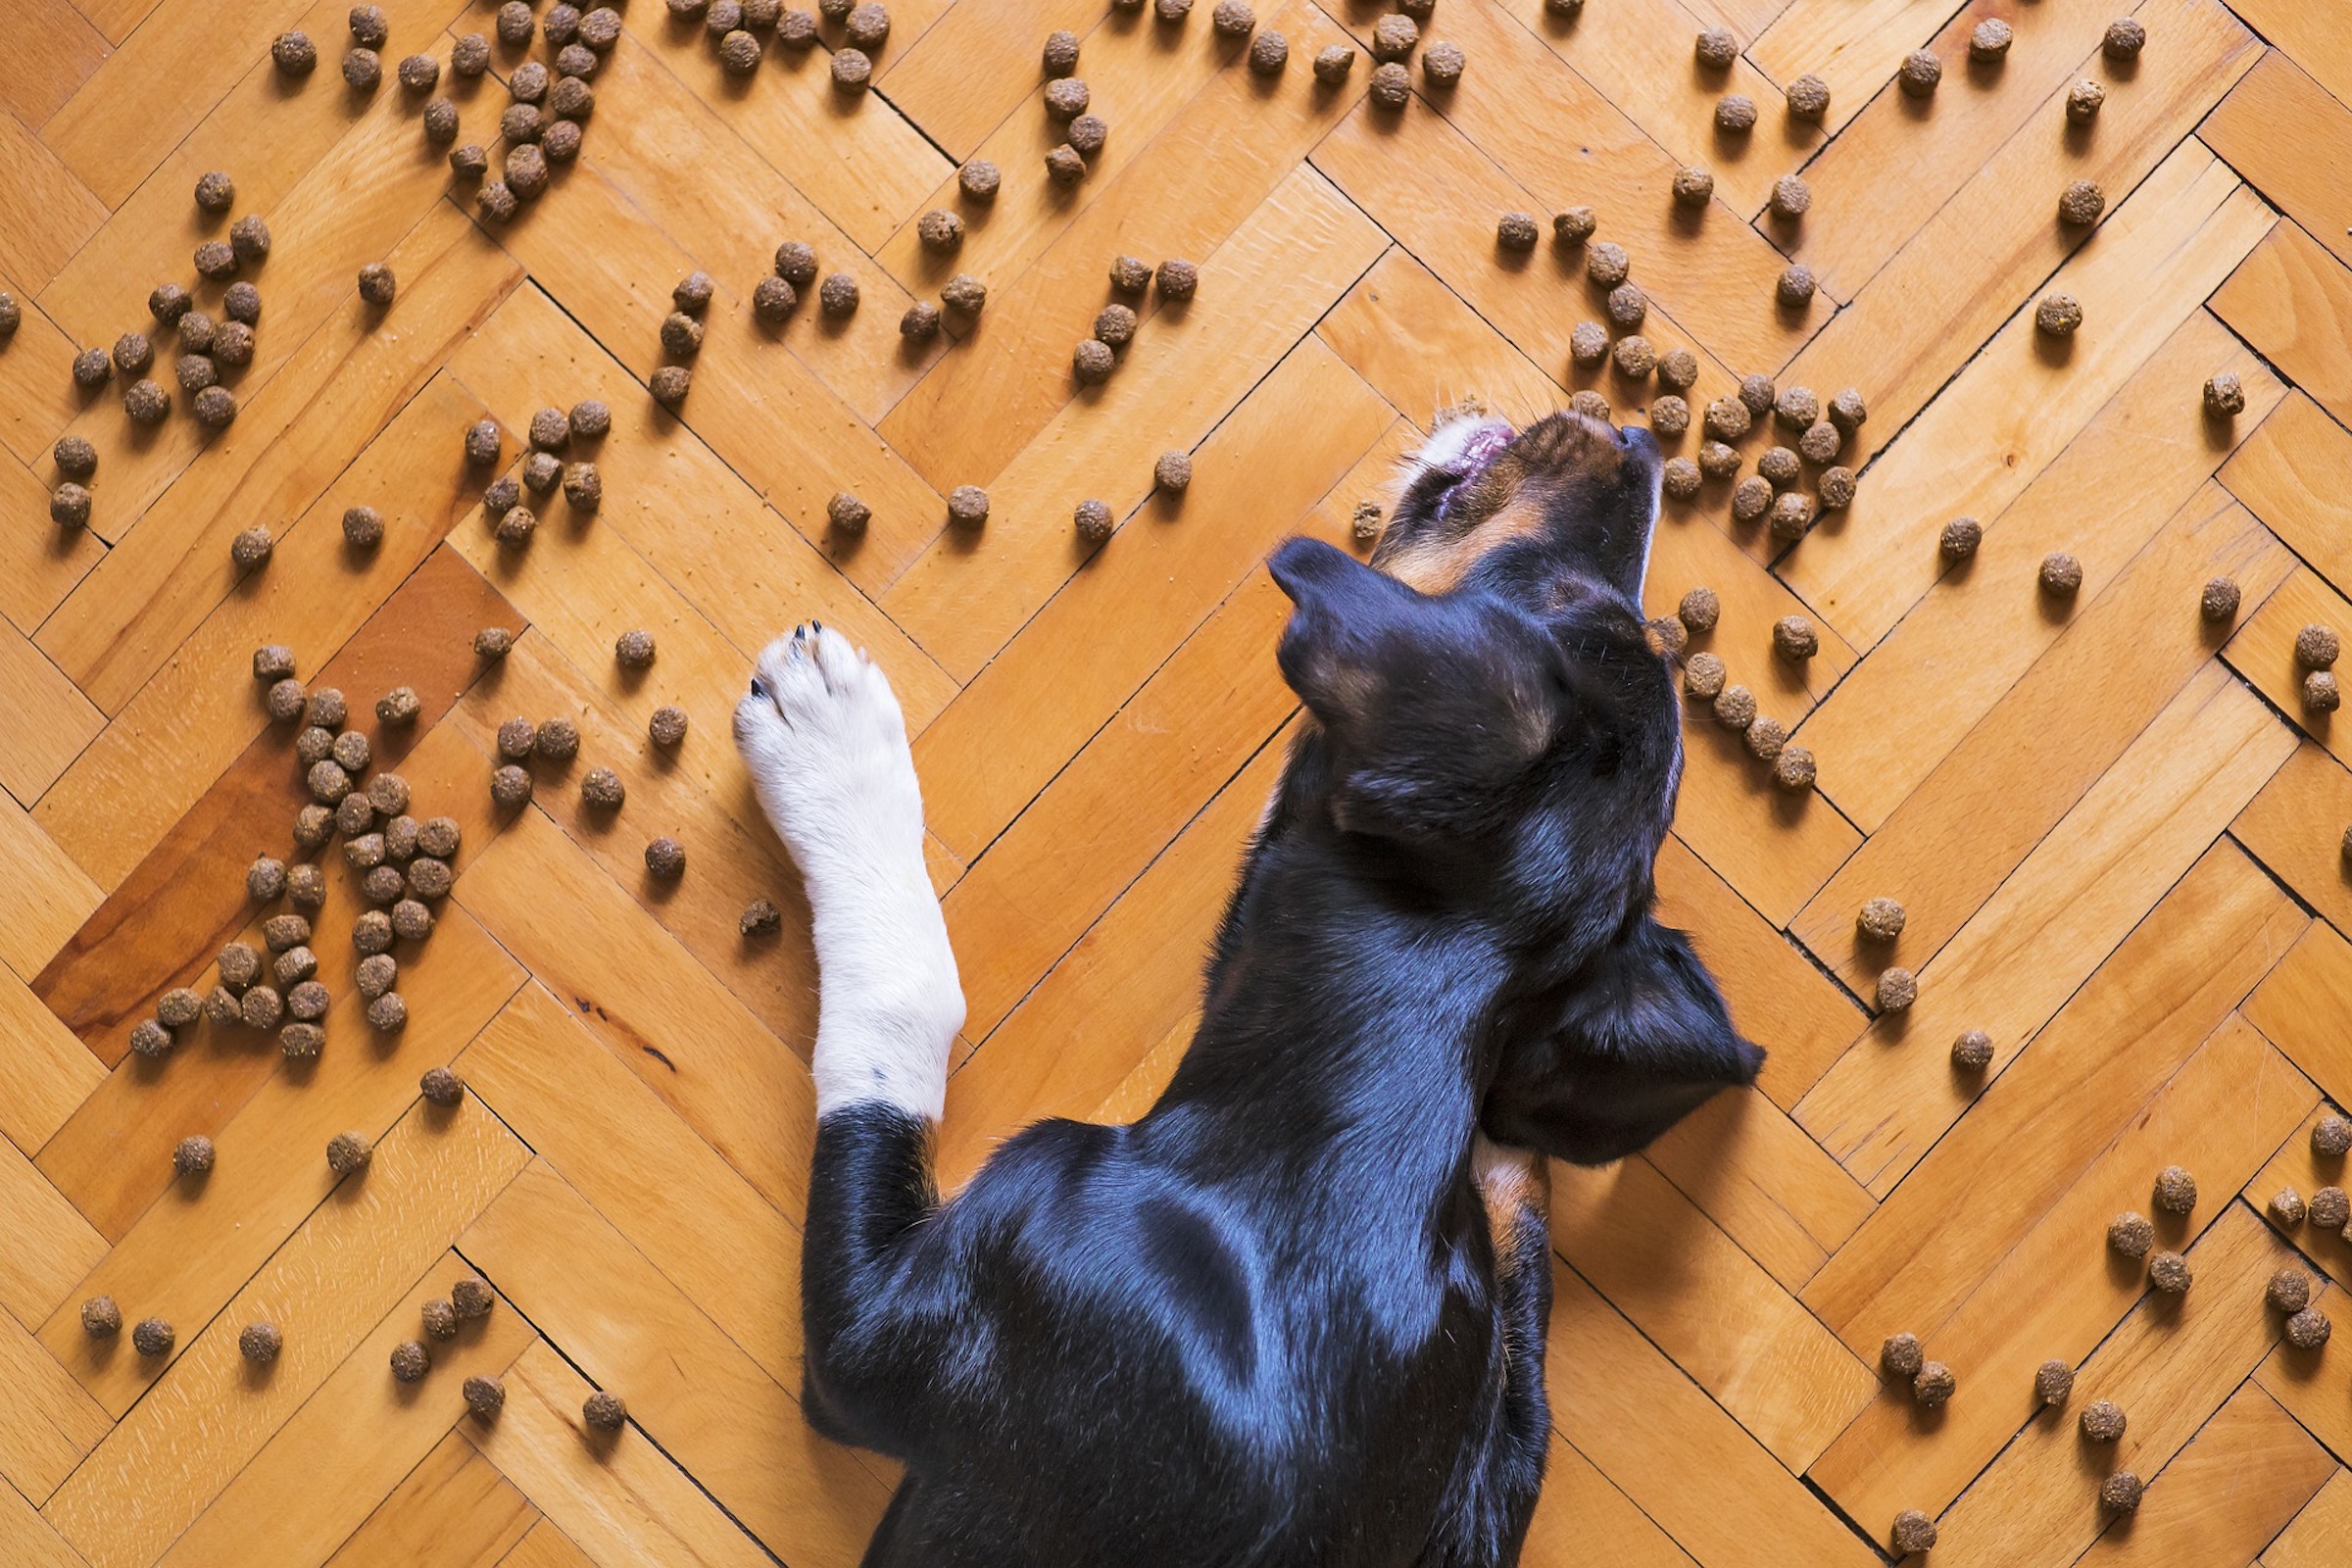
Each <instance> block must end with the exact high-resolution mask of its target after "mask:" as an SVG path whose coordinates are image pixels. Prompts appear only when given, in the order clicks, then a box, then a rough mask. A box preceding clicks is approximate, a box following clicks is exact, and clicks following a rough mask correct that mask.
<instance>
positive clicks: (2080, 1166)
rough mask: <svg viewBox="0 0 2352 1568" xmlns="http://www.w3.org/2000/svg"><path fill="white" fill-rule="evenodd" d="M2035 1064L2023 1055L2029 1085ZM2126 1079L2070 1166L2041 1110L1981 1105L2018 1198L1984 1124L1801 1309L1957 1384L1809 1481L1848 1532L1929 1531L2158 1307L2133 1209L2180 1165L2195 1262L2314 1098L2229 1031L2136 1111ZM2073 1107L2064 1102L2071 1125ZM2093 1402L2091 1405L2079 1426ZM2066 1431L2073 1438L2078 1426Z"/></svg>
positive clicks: (2281, 1061) (1891, 1413)
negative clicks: (2240, 1191) (2160, 1173)
mask: <svg viewBox="0 0 2352 1568" xmlns="http://www.w3.org/2000/svg"><path fill="white" fill-rule="evenodd" d="M2200 1000H2202V999H2200ZM2199 1010H2200V1011H2201V1010H2202V1009H2199ZM2050 1043H2051V1044H2057V1043H2058V1042H2057V1041H2055V1040H2053V1041H2052V1042H2050ZM2163 1045H2164V1046H2165V1047H2166V1048H2167V1049H2166V1050H2165V1051H2163V1052H2161V1053H2160V1052H2157V1051H2154V1050H2151V1051H2150V1052H2149V1057H2150V1058H2151V1062H2150V1065H2154V1066H2157V1067H2159V1068H2161V1067H2162V1065H2163V1064H2164V1060H2165V1058H2167V1057H2170V1056H2172V1055H2173V1054H2174V1052H2173V1050H2172V1049H2171V1048H2172V1040H2171V1038H2170V1035H2169V1032H2168V1038H2167V1039H2166V1040H2165V1041H2164V1042H2163ZM2032 1064H2033V1056H2032V1054H2029V1056H2028V1058H2027V1062H2026V1063H2023V1064H2021V1066H2020V1071H2023V1070H2024V1068H2025V1066H2027V1065H2032ZM2123 1070H2124V1071H2128V1072H2131V1078H2130V1080H2129V1082H2128V1085H2127V1086H2126V1087H2125V1088H2124V1092H2122V1093H2119V1094H2117V1095H2116V1096H2115V1097H2114V1098H2112V1099H2110V1098H2107V1097H2106V1093H2105V1090H2104V1089H2103V1088H2102V1090H2101V1091H2100V1094H2099V1096H2098V1097H2096V1098H2098V1100H2099V1103H2100V1104H2101V1105H2102V1106H2104V1107H2106V1110H2105V1114H2103V1115H2085V1114H2078V1115H2077V1116H2075V1117H2072V1118H2065V1119H2064V1120H2065V1129H2064V1130H2068V1131H2074V1132H2076V1133H2077V1134H2078V1136H2079V1138H2080V1140H2081V1142H2080V1144H2079V1146H2078V1147H2077V1148H2075V1149H2066V1148H2062V1147H2061V1146H2060V1144H2059V1141H2058V1139H2057V1137H2055V1136H2053V1135H2052V1134H2049V1133H2045V1132H2044V1131H2043V1130H2042V1128H2041V1127H2040V1126H2039V1125H2037V1124H2036V1123H2035V1121H2034V1116H2033V1112H2034V1110H2035V1109H2037V1108H2046V1103H2043V1104H2039V1105H2030V1104H2028V1103H2026V1097H2024V1096H2022V1095H2019V1096H2012V1097H2010V1098H2007V1099H2004V1100H2001V1101H1998V1102H1994V1101H1992V1100H1990V1099H1989V1097H1988V1102H1987V1105H1986V1115H1988V1116H1991V1115H1997V1116H1998V1118H1999V1122H1998V1126H1999V1127H2000V1128H2003V1129H2009V1130H2018V1129H2022V1130H2023V1131H2022V1135H2021V1147H2020V1149H2019V1150H2018V1157H2017V1159H2016V1161H2015V1162H2014V1169H2015V1174H2016V1176H2017V1178H2018V1181H2017V1185H2016V1189H2015V1191H2014V1193H2013V1192H2012V1189H2011V1186H2010V1184H2009V1182H2008V1177H2009V1176H2010V1175H2011V1173H2012V1163H2011V1162H2009V1161H2006V1160H2004V1159H2003V1158H2002V1157H2001V1155H2000V1154H1999V1152H1997V1151H1993V1150H1992V1140H1991V1139H1990V1138H1989V1137H1988V1136H1987V1135H1988V1134H1990V1133H1991V1132H1992V1131H1994V1130H1995V1128H1994V1126H1993V1125H1992V1124H1987V1125H1986V1126H1985V1127H1983V1128H1978V1127H1977V1123H1978V1120H1979V1118H1978V1117H1974V1116H1972V1117H1970V1118H1968V1120H1966V1121H1963V1122H1962V1123H1961V1124H1960V1126H1959V1127H1958V1128H1957V1129H1955V1131H1954V1134H1953V1137H1954V1138H1956V1139H1961V1140H1964V1147H1961V1148H1955V1149H1954V1150H1953V1152H1951V1154H1950V1155H1949V1156H1945V1155H1944V1154H1943V1152H1942V1151H1941V1150H1938V1151H1937V1155H1936V1159H1937V1161H1938V1163H1935V1164H1933V1165H1931V1166H1927V1167H1923V1168H1922V1170H1921V1171H1920V1173H1919V1177H1918V1179H1917V1181H1915V1182H1907V1183H1905V1184H1904V1186H1903V1187H1902V1188H1899V1189H1897V1191H1896V1194H1895V1197H1894V1199H1892V1200H1890V1201H1888V1202H1887V1204H1885V1205H1883V1208H1882V1213H1884V1214H1885V1216H1886V1218H1885V1219H1884V1220H1883V1221H1879V1222H1876V1223H1874V1224H1872V1225H1866V1226H1865V1227H1864V1229H1863V1231H1862V1232H1861V1233H1860V1235H1859V1236H1857V1238H1856V1240H1855V1241H1853V1242H1852V1243H1849V1244H1848V1248H1847V1250H1853V1251H1855V1252H1856V1254H1857V1255H1856V1259H1855V1263H1854V1265H1853V1266H1852V1267H1845V1266H1843V1265H1844V1258H1843V1254H1842V1253H1841V1254H1840V1256H1839V1258H1838V1259H1837V1260H1836V1261H1834V1262H1833V1263H1832V1265H1831V1267H1830V1268H1827V1269H1824V1270H1823V1272H1822V1274H1821V1276H1820V1277H1819V1278H1817V1279H1816V1280H1815V1281H1814V1284H1813V1287H1812V1288H1811V1289H1809V1290H1808V1291H1807V1292H1806V1293H1805V1296H1806V1303H1807V1304H1808V1305H1810V1306H1813V1307H1814V1308H1815V1309H1816V1310H1819V1311H1822V1312H1823V1313H1824V1316H1825V1317H1826V1319H1827V1320H1828V1321H1829V1322H1830V1323H1831V1325H1832V1326H1833V1327H1836V1328H1838V1331H1839V1333H1840V1334H1841V1335H1842V1337H1843V1338H1844V1340H1845V1342H1846V1343H1847V1344H1848V1345H1849V1346H1852V1347H1853V1348H1854V1349H1855V1351H1856V1352H1857V1353H1859V1354H1864V1355H1873V1356H1875V1355H1876V1353H1877V1349H1878V1347H1879V1346H1880V1344H1881V1343H1882V1342H1883V1341H1884V1340H1885V1338H1886V1336H1887V1335H1889V1334H1895V1333H1904V1334H1916V1335H1918V1336H1919V1337H1920V1339H1921V1341H1922V1343H1923V1344H1924V1345H1925V1346H1926V1347H1927V1353H1928V1354H1930V1355H1932V1356H1934V1357H1935V1358H1936V1359H1937V1360H1939V1361H1942V1362H1943V1363H1944V1364H1946V1365H1947V1366H1949V1367H1951V1368H1952V1370H1953V1371H1954V1373H1955V1374H1956V1375H1957V1377H1958V1379H1959V1392H1958V1393H1957V1394H1955V1395H1954V1397H1953V1398H1952V1400H1951V1402H1950V1403H1948V1404H1946V1405H1945V1406H1944V1407H1943V1409H1942V1410H1941V1411H1940V1412H1938V1413H1937V1414H1936V1415H1935V1416H1933V1417H1931V1416H1928V1415H1925V1414H1923V1413H1922V1412H1921V1411H1920V1410H1919V1408H1918V1407H1917V1406H1916V1405H1915V1404H1914V1403H1913V1401H1912V1399H1911V1397H1910V1392H1909V1390H1908V1389H1905V1388H1903V1387H1901V1386H1900V1385H1899V1384H1895V1383H1892V1382H1890V1383H1889V1386H1888V1387H1887V1390H1886V1392H1885V1393H1884V1394H1883V1395H1882V1396H1881V1397H1880V1398H1879V1399H1878V1400H1877V1401H1875V1402H1874V1403H1873V1404H1872V1405H1871V1406H1870V1407H1869V1408H1868V1409H1867V1410H1865V1411H1863V1413H1862V1415H1861V1417H1860V1419H1858V1420H1856V1421H1855V1422H1854V1424H1853V1425H1852V1426H1850V1427H1848V1428H1846V1430H1845V1431H1844V1432H1842V1433H1841V1434H1839V1435H1838V1441H1837V1442H1836V1443H1834V1444H1832V1445H1831V1446H1830V1448H1829V1451H1828V1452H1826V1453H1825V1454H1823V1456H1822V1458H1821V1460H1820V1461H1819V1462H1818V1463H1816V1464H1815V1465H1814V1466H1813V1467H1812V1470H1811V1471H1810V1479H1811V1480H1812V1482H1813V1483H1814V1484H1815V1485H1816V1486H1819V1487H1821V1488H1822V1489H1823V1490H1824V1491H1825V1492H1827V1493H1828V1494H1829V1495H1831V1496H1832V1497H1834V1498H1836V1499H1837V1500H1838V1504H1839V1506H1841V1507H1843V1508H1844V1509H1845V1510H1846V1511H1847V1512H1848V1513H1849V1514H1851V1515H1852V1516H1853V1517H1855V1518H1857V1519H1865V1520H1869V1519H1878V1520H1891V1519H1892V1518H1893V1516H1894V1515H1895V1513H1897V1512H1898V1511H1900V1510H1901V1509H1904V1508H1923V1509H1926V1510H1927V1511H1928V1512H1930V1513H1935V1512H1937V1511H1940V1510H1941V1509H1942V1508H1943V1507H1944V1506H1946V1505H1947V1504H1949V1503H1950V1501H1951V1500H1952V1498H1953V1497H1955V1496H1956V1495H1959V1494H1960V1493H1961V1491H1962V1490H1963V1489H1965V1488H1967V1487H1968V1486H1969V1485H1970V1483H1971V1482H1972V1481H1973V1480H1974V1479H1975V1478H1976V1476H1977V1475H1978V1473H1979V1472H1980V1471H1981V1470H1983V1469H1984V1467H1985V1463H1986V1462H1987V1461H1988V1460H1990V1459H1991V1458H1992V1456H1993V1455H1994V1453H1995V1452H1997V1451H1998V1450H1999V1449H2000V1448H2001V1446H2002V1445H2004V1444H2006V1443H2008V1442H2009V1441H2010V1439H2011V1438H2012V1437H2013V1436H2015V1434H2016V1433H2017V1431H2018V1429H2019V1428H2020V1427H2021V1426H2023V1425H2024V1424H2025V1423H2027V1422H2028V1421H2030V1420H2032V1419H2033V1418H2034V1410H2035V1408H2036V1406H2035V1403H2034V1370H2035V1369H2036V1368H2037V1367H2039V1366H2040V1365H2041V1363H2042V1362H2043V1361H2045V1360H2050V1359H2053V1358H2055V1359H2058V1360H2062V1361H2065V1362H2066V1363H2068V1364H2069V1365H2076V1364H2079V1363H2080V1362H2081V1361H2082V1358H2083V1357H2084V1356H2086V1355H2088V1354H2090V1353H2091V1351H2092V1349H2093V1348H2095V1347H2096V1346H2098V1345H2099V1343H2100V1342H2101V1341H2102V1340H2103V1339H2105V1338H2106V1337H2107V1335H2108V1334H2109V1333H2110V1332H2112V1331H2113V1330H2114V1328H2115V1325H2116V1323H2117V1321H2118V1320H2119V1319H2121V1318H2122V1317H2123V1316H2124V1315H2125V1314H2126V1313H2127V1312H2129V1311H2131V1307H2132V1303H2133V1302H2134V1301H2135V1300H2137V1299H2139V1298H2140V1296H2141V1294H2142V1292H2144V1291H2145V1290H2146V1288H2147V1286H2146V1279H2145V1274H2144V1270H2142V1269H2141V1268H2140V1267H2138V1266H2136V1265H2131V1264H2126V1263H2124V1262H2122V1261H2121V1260H2119V1259H2116V1258H2114V1257H2113V1256H2112V1255H2111V1254H2109V1253H2108V1251H2107V1250H2106V1232H2107V1222H2108V1221H2109V1220H2110V1219H2111V1218H2113V1217H2114V1216H2115V1215H2116V1214H2118V1213H2120V1212H2122V1211H2123V1210H2125V1209H2137V1210H2142V1211H2144V1210H2145V1209H2146V1208H2147V1207H2148V1206H2149V1200H2148V1192H2149V1184H2150V1182H2151V1180H2152V1178H2153V1176H2154V1173H2155V1172H2156V1171H2157V1170H2158V1169H2160V1168H2161V1167H2162V1166H2163V1165H2164V1164H2166V1163H2171V1162H2178V1163H2180V1164H2183V1165H2186V1166H2188V1167H2191V1168H2192V1169H2193V1170H2194V1171H2195V1172H2196V1174H2197V1175H2198V1176H2199V1177H2200V1188H2201V1193H2200V1197H2201V1202H2200V1205H2199V1209H2198V1212H2197V1213H2196V1215H2194V1216H2193V1217H2192V1218H2191V1219H2190V1220H2188V1221H2186V1222H2182V1221H2177V1220H2171V1219H2168V1220H2167V1221H2166V1222H2165V1227H2164V1240H2163V1245H2164V1246H2166V1247H2168V1248H2180V1247H2183V1246H2186V1245H2187V1244H2188V1243H2189V1241H2190V1240H2191V1239H2192V1238H2193V1237H2194V1236H2195V1235H2196V1234H2197V1232H2198V1230H2199V1228H2200V1227H2206V1226H2209V1225H2211V1224H2212V1222H2213V1221H2214V1219H2215V1217H2216V1216H2217V1215H2220V1214H2221V1213H2223V1212H2224V1211H2225V1210H2228V1211H2229V1212H2234V1213H2240V1214H2242V1213H2243V1212H2244V1210H2242V1209H2233V1208H2231V1207H2230V1205H2229V1196H2230V1194H2232V1193H2233V1192H2235V1191H2236V1190H2237V1188H2236V1184H2237V1182H2238V1179H2239V1178H2240V1176H2241V1175H2243V1173H2245V1172H2246V1171H2248V1170H2251V1169H2253V1168H2254V1167H2255V1166H2257V1165H2259V1164H2260V1163H2261V1162H2262V1160H2263V1158H2264V1155H2265V1153H2266V1152H2267V1149H2266V1146H2268V1147H2277V1143H2278V1139H2279V1138H2281V1137H2290V1138H2291V1135H2292V1130H2293V1129H2294V1128H2295V1127H2296V1126H2297V1125H2298V1124H2299V1122H2300V1121H2301V1120H2303V1119H2305V1118H2307V1117H2308V1116H2309V1115H2310V1112H2311V1107H2312V1105H2313V1104H2314V1103H2315V1102H2316V1101H2317V1098H2318V1097H2317V1095H2316V1093H2315V1092H2314V1091H2313V1089H2312V1086H2311V1083H2310V1081H2309V1080H2307V1079H2306V1078H2304V1077H2303V1075H2302V1074H2300V1073H2298V1072H2297V1071H2295V1069H2294V1067H2293V1065H2292V1064H2291V1063H2289V1062H2288V1061H2287V1060H2286V1058H2285V1057H2283V1056H2281V1055H2280V1054H2278V1052H2277V1051H2275V1050H2273V1049H2272V1048H2271V1047H2270V1046H2269V1045H2268V1044H2267V1043H2266V1042H2265V1041H2264V1040H2263V1038H2262V1036H2261V1035H2260V1034H2258V1033H2257V1032H2256V1031H2255V1030H2254V1029H2253V1028H2251V1027H2250V1026H2249V1025H2247V1024H2246V1023H2245V1022H2244V1021H2243V1020H2242V1019H2239V1018H2234V1017H2233V1018H2230V1019H2229V1020H2228V1021H2227V1022H2225V1023H2224V1024H2223V1025H2222V1026H2221V1027H2220V1028H2219V1029H2217V1030H2215V1031H2214V1033H2213V1034H2212V1035H2211V1037H2210V1038H2208V1039H2207V1040H2206V1041H2205V1042H2204V1044H2203V1045H2202V1046H2200V1047H2198V1049H2197V1050H2196V1052H2195V1054H2192V1055H2191V1056H2189V1058H2188V1059H2187V1061H2186V1062H2185V1063H2184V1064H2183V1065H2182V1066H2181V1067H2180V1070H2179V1071H2178V1072H2176V1073H2174V1074H2173V1075H2172V1076H2171V1077H2170V1078H2169V1079H2164V1080H2162V1081H2161V1082H2160V1083H2159V1086H2158V1088H2157V1089H2156V1091H2155V1093H2154V1094H2152V1095H2148V1096H2146V1097H2144V1098H2141V1097H2140V1096H2139V1094H2138V1090H2139V1088H2140V1086H2141V1085H2142V1084H2144V1083H2145V1082H2147V1081H2148V1079H2149V1078H2150V1076H2151V1074H2150V1073H2149V1071H2148V1070H2147V1067H2146V1066H2142V1065H2140V1064H2139V1063H2137V1062H2129V1061H2128V1062H2127V1063H2126V1064H2125V1066H2124V1069H2123ZM2090 1098H2093V1097H2089V1096H2082V1095H2078V1096H2077V1097H2076V1101H2081V1100H2085V1099H2090ZM2076 1101H2069V1102H2066V1104H2067V1106H2068V1108H2069V1109H2070V1110H2071V1109H2073V1108H2074V1105H2075V1103H2076ZM1972 1128H1976V1131H1974V1132H1972V1131H1971V1129H1972ZM1947 1142H1948V1140H1947ZM1987 1172H1991V1173H1992V1174H1987ZM1972 1174H1973V1175H1974V1176H1975V1177H1976V1179H1977V1185H1975V1186H1970V1185H1968V1178H1969V1176H1970V1175H1972ZM1915 1188H1916V1189H1917V1191H1916V1192H1914V1189H1915ZM2306 1190H2307V1191H2308V1190H2309V1189H2306ZM1938 1200H1940V1201H1941V1202H1942V1204H1943V1206H1942V1207H1941V1208H1938V1207H1936V1201H1938ZM1905 1224H1911V1225H1914V1226H1916V1227H1918V1236H1919V1244H1918V1245H1916V1246H1914V1247H1912V1248H1911V1250H1909V1252H1908V1253H1907V1263H1908V1264H1909V1265H1912V1266H1905V1263H1896V1264H1894V1265H1893V1267H1892V1269H1891V1271H1889V1270H1888V1267H1887V1265H1888V1259H1889V1256H1890V1254H1891V1253H1893V1252H1898V1251H1901V1250H1902V1247H1903V1242H1902V1227H1903V1226H1904V1225H1905ZM2197 1288H2198V1289H2200V1290H2204V1291H2213V1292H2216V1293H2217V1294H2218V1295H2220V1296H2222V1297H2224V1298H2226V1299H2227V1304H2228V1306H2229V1308H2230V1309H2231V1310H2236V1309H2239V1307H2240V1305H2241V1303H2245V1302H2247V1301H2249V1300H2250V1299H2251V1294H2252V1292H2251V1290H2250V1286H2249V1285H2248V1284H2244V1283H2240V1282H2238V1281H2237V1280H2236V1279H2235V1278H2234V1277H2233V1276H2228V1275H2225V1276H2223V1277H2221V1278H2220V1279H2219V1280H2216V1279H2213V1278H2205V1279H2200V1280H2199V1281H2198V1285H2197ZM1865 1293H1868V1294H1867V1295H1865ZM2093 1397H2098V1394H2097V1393H2096V1392H2082V1391H2079V1392H2078V1394H2077V1396H2076V1403H2075V1407H2074V1408H2076V1409H2079V1408H2080V1407H2081V1405H2082V1404H2083V1403H2085V1402H2087V1401H2088V1400H2089V1399H2090V1398H2093ZM2131 1414H2132V1415H2133V1417H2134V1418H2135V1419H2136V1417H2137V1415H2138V1412H2137V1411H2136V1410H2132V1412H2131ZM2067 1419H2068V1422H2069V1424H2070V1425H2071V1412H2070V1414H2069V1417H2068V1418H2067Z"/></svg>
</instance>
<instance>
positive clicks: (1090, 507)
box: [1070, 499, 1111, 545]
mask: <svg viewBox="0 0 2352 1568" xmlns="http://www.w3.org/2000/svg"><path fill="white" fill-rule="evenodd" d="M1070 520H1071V522H1072V523H1073V524H1074V525H1075V526H1076V528H1077V530H1078V537H1079V538H1080V539H1083V540H1085V541H1086V542H1087V543H1088V544H1090V545H1099V544H1101V543H1102V542H1103V540H1105V539H1108V538H1109V537H1110V529H1111V516H1110V507H1109V504H1108V503H1106V502H1103V501H1098V500H1093V499H1089V500H1085V501H1081V502H1079V503H1078V505H1077V507H1076V508H1075V509H1074V510H1073V511H1072V513H1071V516H1070Z"/></svg>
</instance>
